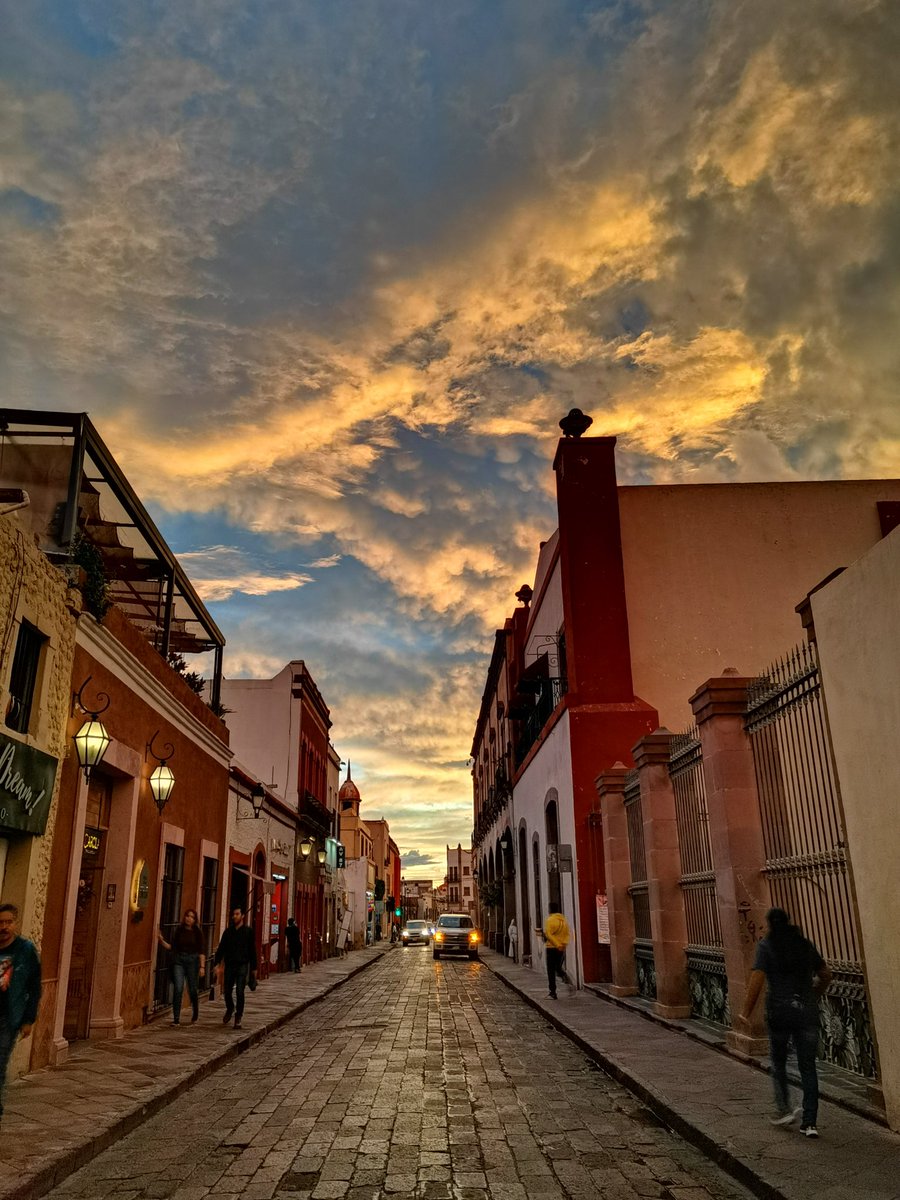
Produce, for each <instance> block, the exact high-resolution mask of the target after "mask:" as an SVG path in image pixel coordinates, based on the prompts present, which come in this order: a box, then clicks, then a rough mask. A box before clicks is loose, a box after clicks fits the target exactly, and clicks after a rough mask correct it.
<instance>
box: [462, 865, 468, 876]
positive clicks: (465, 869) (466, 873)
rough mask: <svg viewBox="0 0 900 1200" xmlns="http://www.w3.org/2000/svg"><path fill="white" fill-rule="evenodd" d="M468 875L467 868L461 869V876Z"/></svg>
mask: <svg viewBox="0 0 900 1200" xmlns="http://www.w3.org/2000/svg"><path fill="white" fill-rule="evenodd" d="M468 873H469V868H468V867H463V875H468Z"/></svg>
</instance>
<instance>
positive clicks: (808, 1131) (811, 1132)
mask: <svg viewBox="0 0 900 1200" xmlns="http://www.w3.org/2000/svg"><path fill="white" fill-rule="evenodd" d="M800 1132H801V1133H802V1134H803V1136H804V1137H815V1138H817V1137H818V1136H819V1131H818V1129H816V1127H815V1125H801V1126H800Z"/></svg>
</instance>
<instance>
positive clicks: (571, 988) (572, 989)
mask: <svg viewBox="0 0 900 1200" xmlns="http://www.w3.org/2000/svg"><path fill="white" fill-rule="evenodd" d="M566 986H567V987H568V989H569V995H570V996H577V995H578V988H577V987H576V986H575V984H574V983H569V984H566Z"/></svg>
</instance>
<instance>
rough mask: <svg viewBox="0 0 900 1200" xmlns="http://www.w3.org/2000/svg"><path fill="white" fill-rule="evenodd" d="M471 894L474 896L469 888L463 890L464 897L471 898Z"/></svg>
mask: <svg viewBox="0 0 900 1200" xmlns="http://www.w3.org/2000/svg"><path fill="white" fill-rule="evenodd" d="M471 894H472V893H471V892H470V891H469V889H468V888H467V887H464V888H463V895H464V896H470V895H471Z"/></svg>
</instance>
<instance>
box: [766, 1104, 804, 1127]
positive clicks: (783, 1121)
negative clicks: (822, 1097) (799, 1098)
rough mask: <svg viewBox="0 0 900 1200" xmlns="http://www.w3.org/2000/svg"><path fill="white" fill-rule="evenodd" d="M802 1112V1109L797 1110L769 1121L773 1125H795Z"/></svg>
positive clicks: (770, 1118) (771, 1118)
mask: <svg viewBox="0 0 900 1200" xmlns="http://www.w3.org/2000/svg"><path fill="white" fill-rule="evenodd" d="M802 1111H803V1109H802V1108H795V1109H793V1111H788V1112H786V1113H782V1114H781V1116H780V1117H769V1120H770V1121H771V1123H772V1124H773V1125H793V1123H794V1122H795V1121H796V1120H797V1118H798V1117H799V1116H800V1114H801V1112H802Z"/></svg>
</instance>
